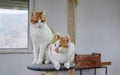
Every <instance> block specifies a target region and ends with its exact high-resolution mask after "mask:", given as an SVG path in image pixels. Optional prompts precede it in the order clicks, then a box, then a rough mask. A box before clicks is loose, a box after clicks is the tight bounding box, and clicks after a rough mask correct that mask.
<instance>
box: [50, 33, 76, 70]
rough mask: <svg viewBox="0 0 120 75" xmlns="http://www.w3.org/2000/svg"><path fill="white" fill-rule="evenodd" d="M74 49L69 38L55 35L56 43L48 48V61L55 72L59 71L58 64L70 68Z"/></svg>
mask: <svg viewBox="0 0 120 75" xmlns="http://www.w3.org/2000/svg"><path fill="white" fill-rule="evenodd" d="M74 54H75V47H74V44H73V43H72V42H71V41H70V36H69V35H66V36H65V37H63V36H61V35H57V41H56V42H55V43H53V44H51V45H50V46H49V49H48V60H49V61H51V62H52V63H53V64H54V67H55V69H56V70H59V69H60V64H64V66H65V67H66V68H70V63H71V62H72V61H73V59H74Z"/></svg>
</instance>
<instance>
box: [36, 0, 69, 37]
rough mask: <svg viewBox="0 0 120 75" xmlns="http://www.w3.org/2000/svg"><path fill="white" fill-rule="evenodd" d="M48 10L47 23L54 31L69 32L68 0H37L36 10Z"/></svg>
mask: <svg viewBox="0 0 120 75" xmlns="http://www.w3.org/2000/svg"><path fill="white" fill-rule="evenodd" d="M41 10H45V11H46V17H47V24H48V26H49V27H50V28H52V29H53V30H54V31H56V32H59V33H60V34H63V35H65V34H66V33H67V27H66V26H67V0H35V11H41Z"/></svg>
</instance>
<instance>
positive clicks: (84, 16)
mask: <svg viewBox="0 0 120 75" xmlns="http://www.w3.org/2000/svg"><path fill="white" fill-rule="evenodd" d="M76 18H77V28H76V29H77V30H76V32H77V41H76V42H77V44H76V50H77V51H76V52H77V53H79V54H90V53H92V52H99V53H101V54H102V61H111V62H112V65H111V66H109V67H108V75H119V74H120V71H119V70H120V67H119V63H120V58H119V54H120V0H79V5H78V8H77V17H76ZM98 75H104V74H103V71H102V73H101V71H99V74H98Z"/></svg>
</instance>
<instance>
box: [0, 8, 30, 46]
mask: <svg viewBox="0 0 120 75" xmlns="http://www.w3.org/2000/svg"><path fill="white" fill-rule="evenodd" d="M0 48H28V9H27V10H25V9H24V10H22V9H20V10H18V7H17V8H13V9H11V8H10V9H9V8H7V9H6V8H5V9H4V8H3V7H2V8H0Z"/></svg>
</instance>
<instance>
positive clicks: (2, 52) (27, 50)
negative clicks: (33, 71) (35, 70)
mask: <svg viewBox="0 0 120 75" xmlns="http://www.w3.org/2000/svg"><path fill="white" fill-rule="evenodd" d="M0 54H32V50H29V49H21V50H20V49H19V50H14V49H13V50H11V49H10V50H0Z"/></svg>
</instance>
